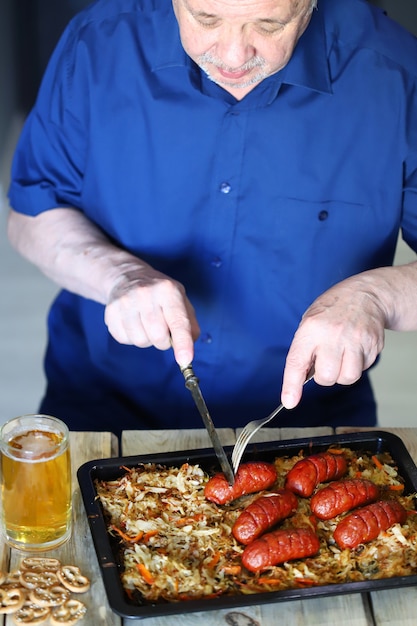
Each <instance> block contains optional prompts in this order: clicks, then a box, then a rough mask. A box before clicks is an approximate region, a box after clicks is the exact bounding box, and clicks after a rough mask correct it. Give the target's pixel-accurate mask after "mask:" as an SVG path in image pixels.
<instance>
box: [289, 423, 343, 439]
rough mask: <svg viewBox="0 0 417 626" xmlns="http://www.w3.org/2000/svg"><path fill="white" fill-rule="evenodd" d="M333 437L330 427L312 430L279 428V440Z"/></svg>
mask: <svg viewBox="0 0 417 626" xmlns="http://www.w3.org/2000/svg"><path fill="white" fill-rule="evenodd" d="M325 435H334V430H333V428H331V427H330V426H315V427H313V428H281V439H304V438H306V437H323V436H325Z"/></svg>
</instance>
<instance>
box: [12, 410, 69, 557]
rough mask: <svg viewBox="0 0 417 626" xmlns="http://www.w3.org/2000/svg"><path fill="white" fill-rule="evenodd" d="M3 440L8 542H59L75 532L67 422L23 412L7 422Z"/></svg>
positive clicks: (31, 545) (36, 545)
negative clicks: (72, 523)
mask: <svg viewBox="0 0 417 626" xmlns="http://www.w3.org/2000/svg"><path fill="white" fill-rule="evenodd" d="M12 422H13V424H12ZM10 425H11V426H10ZM0 444H1V496H2V505H3V510H2V522H3V532H4V534H5V538H6V540H7V542H8V543H9V544H10V545H11V546H13V547H15V548H21V549H23V550H47V549H50V548H55V547H56V546H58V545H60V544H61V543H63V542H64V541H66V539H68V537H69V535H70V532H71V496H72V486H71V461H70V450H69V445H68V430H67V428H66V426H65V425H64V424H63V423H62V422H60V421H59V420H56V419H55V418H51V417H49V416H38V415H36V416H23V417H20V418H16V419H15V420H10V422H7V423H6V424H5V425H4V426H3V429H2V437H1V441H0Z"/></svg>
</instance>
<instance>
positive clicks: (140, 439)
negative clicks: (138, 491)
mask: <svg viewBox="0 0 417 626" xmlns="http://www.w3.org/2000/svg"><path fill="white" fill-rule="evenodd" d="M217 432H218V434H219V438H220V441H221V443H222V444H223V445H224V446H232V445H233V444H234V442H235V433H234V430H233V429H232V428H218V429H217ZM121 442H122V454H123V456H132V455H137V454H154V453H158V452H176V451H180V450H197V449H199V448H212V445H211V442H210V437H209V436H208V433H207V431H206V429H205V428H195V429H190V430H147V431H141V430H125V431H123V433H122V438H121Z"/></svg>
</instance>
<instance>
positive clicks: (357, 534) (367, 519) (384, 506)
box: [334, 500, 407, 549]
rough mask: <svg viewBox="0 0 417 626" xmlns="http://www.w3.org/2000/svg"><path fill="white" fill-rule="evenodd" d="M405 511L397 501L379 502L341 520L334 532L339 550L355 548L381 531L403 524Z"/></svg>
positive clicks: (374, 537)
mask: <svg viewBox="0 0 417 626" xmlns="http://www.w3.org/2000/svg"><path fill="white" fill-rule="evenodd" d="M406 519H407V511H406V510H405V508H404V507H403V506H402V505H401V504H400V503H399V502H398V501H397V500H381V501H379V502H374V503H373V504H368V506H364V507H363V508H362V509H358V510H357V511H354V513H350V515H348V516H347V517H345V518H344V519H342V521H341V522H339V523H338V525H337V526H336V530H335V531H334V539H335V541H336V543H337V545H338V546H339V548H341V549H344V548H356V546H358V545H359V544H360V543H368V542H369V541H372V539H376V538H377V537H378V535H379V533H380V532H381V531H382V530H387V528H390V526H392V525H393V524H397V523H398V524H404V522H405V520H406Z"/></svg>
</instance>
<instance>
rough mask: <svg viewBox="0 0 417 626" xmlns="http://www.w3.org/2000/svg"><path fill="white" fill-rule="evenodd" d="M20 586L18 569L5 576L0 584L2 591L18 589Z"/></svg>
mask: <svg viewBox="0 0 417 626" xmlns="http://www.w3.org/2000/svg"><path fill="white" fill-rule="evenodd" d="M21 586H22V583H21V582H20V570H18V569H17V570H14V571H13V572H9V573H8V574H6V578H5V579H4V581H3V582H2V584H1V588H2V589H19V588H20V587H21Z"/></svg>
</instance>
